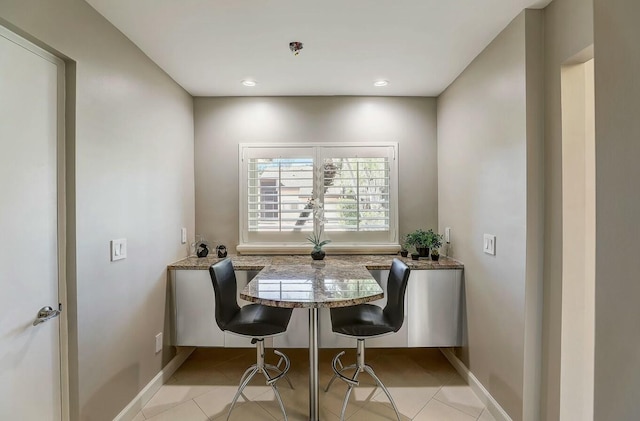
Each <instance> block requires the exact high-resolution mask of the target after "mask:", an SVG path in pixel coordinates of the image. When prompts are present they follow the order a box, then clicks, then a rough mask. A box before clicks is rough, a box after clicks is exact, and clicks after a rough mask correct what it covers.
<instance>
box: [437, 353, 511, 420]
mask: <svg viewBox="0 0 640 421" xmlns="http://www.w3.org/2000/svg"><path fill="white" fill-rule="evenodd" d="M440 352H442V354H443V355H444V356H445V358H446V359H447V360H449V362H450V363H451V365H452V366H453V368H455V369H456V371H457V372H458V374H460V376H461V377H462V378H463V379H464V380H465V381H466V382H467V383H468V384H469V386H470V387H471V390H473V392H474V393H475V394H476V395H477V396H478V399H480V400H481V401H482V403H483V404H484V406H486V407H487V409H488V410H489V412H491V415H493V417H494V418H495V419H496V421H513V420H512V419H511V417H510V416H509V414H507V412H506V411H505V410H504V409H502V407H501V406H500V404H499V403H498V401H496V400H495V399H494V398H493V396H491V393H489V391H488V390H487V389H486V388H485V387H484V386H483V385H482V383H480V380H478V378H477V377H476V376H474V375H473V373H472V372H471V371H469V369H468V368H467V366H465V365H464V363H463V362H462V361H460V360H459V359H458V357H456V355H455V354H454V353H453V350H452V349H451V348H440Z"/></svg>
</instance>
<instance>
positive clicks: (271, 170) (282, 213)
mask: <svg viewBox="0 0 640 421" xmlns="http://www.w3.org/2000/svg"><path fill="white" fill-rule="evenodd" d="M247 165H248V173H247V180H248V183H247V184H248V186H247V198H248V207H249V209H248V222H249V231H262V232H264V231H277V232H282V231H294V230H304V231H310V230H311V229H312V228H313V221H312V219H313V215H311V214H310V213H309V211H308V209H305V206H306V204H307V203H308V201H309V199H310V198H311V194H312V191H313V174H314V172H313V159H311V158H293V159H292V158H249V162H248V163H247Z"/></svg>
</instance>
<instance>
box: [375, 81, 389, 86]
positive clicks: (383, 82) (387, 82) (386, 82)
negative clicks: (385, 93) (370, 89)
mask: <svg viewBox="0 0 640 421" xmlns="http://www.w3.org/2000/svg"><path fill="white" fill-rule="evenodd" d="M388 84H389V81H388V80H376V81H375V82H373V86H378V87H380V86H387V85H388Z"/></svg>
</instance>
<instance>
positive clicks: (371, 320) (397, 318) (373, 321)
mask: <svg viewBox="0 0 640 421" xmlns="http://www.w3.org/2000/svg"><path fill="white" fill-rule="evenodd" d="M409 272H410V269H409V267H408V266H407V265H405V264H404V263H403V262H402V261H400V260H398V259H393V263H392V264H391V271H390V272H389V278H388V281H387V305H386V306H385V307H384V309H382V308H380V307H378V306H376V305H373V304H360V305H357V306H352V307H338V308H332V309H331V327H332V330H333V332H334V333H336V334H338V335H342V336H348V337H350V338H356V339H357V340H358V345H357V348H356V353H357V361H356V363H355V364H351V365H349V366H346V367H345V366H343V365H342V361H340V357H341V356H343V355H344V353H345V351H342V352H340V353H339V354H338V355H336V356H335V357H334V358H333V361H332V364H331V366H332V367H333V373H334V374H333V377H332V378H331V380H330V381H329V384H328V385H327V388H326V389H325V392H327V391H329V388H330V387H331V384H333V381H334V380H335V379H336V378H339V379H340V380H343V381H344V382H346V383H347V385H348V389H347V393H346V395H345V397H344V402H343V404H342V412H341V413H340V420H341V421H343V420H344V414H345V411H346V410H347V403H348V401H349V396H350V395H351V391H352V390H353V388H354V387H355V386H358V384H359V382H358V375H359V374H360V373H362V372H363V371H366V372H367V373H369V375H370V376H371V377H373V379H374V380H375V381H376V383H377V384H378V386H380V388H381V389H382V390H383V391H384V393H385V394H386V395H387V397H388V398H389V401H390V402H391V405H392V406H393V410H394V411H395V412H396V416H397V417H398V421H400V414H399V413H398V408H397V407H396V403H395V402H394V401H393V398H392V397H391V394H390V393H389V391H388V390H387V388H386V387H385V386H384V384H383V383H382V381H380V379H379V378H378V376H376V373H375V372H374V371H373V369H372V368H371V366H370V365H368V364H366V363H365V360H364V350H365V347H364V340H365V339H368V338H377V337H380V336H384V335H388V334H391V333H395V332H397V331H398V330H400V328H401V327H402V323H403V322H404V295H405V292H406V290H407V283H408V281H409ZM338 365H339V366H340V367H338ZM354 368H355V369H356V371H355V373H354V374H353V377H351V378H349V377H347V376H345V375H344V374H342V372H343V371H345V370H350V369H354Z"/></svg>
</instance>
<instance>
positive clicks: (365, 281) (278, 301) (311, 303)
mask: <svg viewBox="0 0 640 421" xmlns="http://www.w3.org/2000/svg"><path fill="white" fill-rule="evenodd" d="M240 297H241V298H242V299H244V300H247V301H250V302H254V303H258V304H262V305H266V306H272V307H282V308H307V309H309V420H310V421H318V420H319V407H320V406H319V399H318V398H319V396H318V395H319V394H318V391H319V385H318V309H319V308H334V307H348V306H354V305H358V304H363V303H366V302H369V301H374V300H378V299H380V298H383V297H384V292H383V290H382V288H381V287H380V284H378V282H377V281H376V280H375V278H374V277H373V276H372V275H371V273H370V272H369V270H367V268H366V267H365V266H364V265H362V264H357V263H353V264H350V263H349V262H345V263H341V264H326V263H324V262H323V261H313V262H311V263H309V264H295V265H285V264H282V265H278V264H275V265H268V266H265V267H264V268H263V269H262V270H261V271H260V272H259V273H258V274H257V275H256V276H255V277H254V278H253V279H252V280H251V281H250V282H249V283H248V284H247V285H246V286H245V287H244V289H243V290H242V291H241V292H240Z"/></svg>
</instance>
